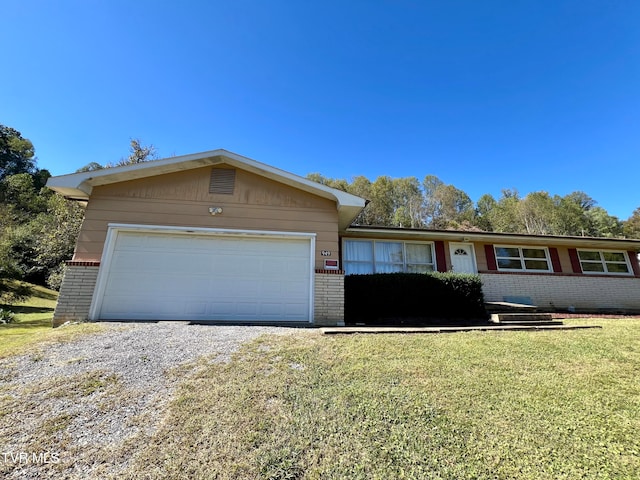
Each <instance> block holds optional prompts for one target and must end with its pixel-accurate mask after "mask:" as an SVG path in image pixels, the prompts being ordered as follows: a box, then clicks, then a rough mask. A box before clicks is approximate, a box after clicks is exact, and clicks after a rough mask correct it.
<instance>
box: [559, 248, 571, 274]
mask: <svg viewBox="0 0 640 480" xmlns="http://www.w3.org/2000/svg"><path fill="white" fill-rule="evenodd" d="M557 249H558V256H559V257H560V265H561V267H562V272H563V273H571V272H573V267H572V266H571V258H569V249H568V248H567V247H557Z"/></svg>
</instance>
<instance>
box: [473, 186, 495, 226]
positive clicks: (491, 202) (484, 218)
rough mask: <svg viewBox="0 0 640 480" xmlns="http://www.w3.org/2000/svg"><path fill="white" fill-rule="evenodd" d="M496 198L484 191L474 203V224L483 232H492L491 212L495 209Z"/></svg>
mask: <svg viewBox="0 0 640 480" xmlns="http://www.w3.org/2000/svg"><path fill="white" fill-rule="evenodd" d="M497 204H498V202H496V199H495V198H493V196H492V195H490V194H488V193H485V194H484V195H482V196H481V197H480V198H479V199H478V202H477V203H476V222H475V225H476V226H477V227H478V228H480V229H481V230H483V231H485V232H492V231H493V225H492V223H491V214H492V212H493V211H494V210H495V208H496V205H497Z"/></svg>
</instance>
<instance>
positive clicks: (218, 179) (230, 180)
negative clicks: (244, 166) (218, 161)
mask: <svg viewBox="0 0 640 480" xmlns="http://www.w3.org/2000/svg"><path fill="white" fill-rule="evenodd" d="M235 186H236V171H235V170H234V169H232V168H212V169H211V181H210V182H209V193H218V194H222V195H233V191H234V189H235Z"/></svg>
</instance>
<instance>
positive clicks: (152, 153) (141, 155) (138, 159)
mask: <svg viewBox="0 0 640 480" xmlns="http://www.w3.org/2000/svg"><path fill="white" fill-rule="evenodd" d="M157 158H158V153H157V150H156V147H154V146H153V145H147V146H144V145H142V143H140V139H138V138H132V139H130V141H129V156H128V157H126V158H122V159H120V161H119V162H118V163H116V164H115V165H113V166H115V167H120V166H123V165H135V164H136V163H142V162H148V161H149V160H155V159H157ZM109 166H111V165H109Z"/></svg>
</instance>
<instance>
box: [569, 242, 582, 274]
mask: <svg viewBox="0 0 640 480" xmlns="http://www.w3.org/2000/svg"><path fill="white" fill-rule="evenodd" d="M569 258H570V259H571V268H572V269H573V273H582V267H581V266H580V259H579V258H578V250H576V249H575V248H570V249H569Z"/></svg>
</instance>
